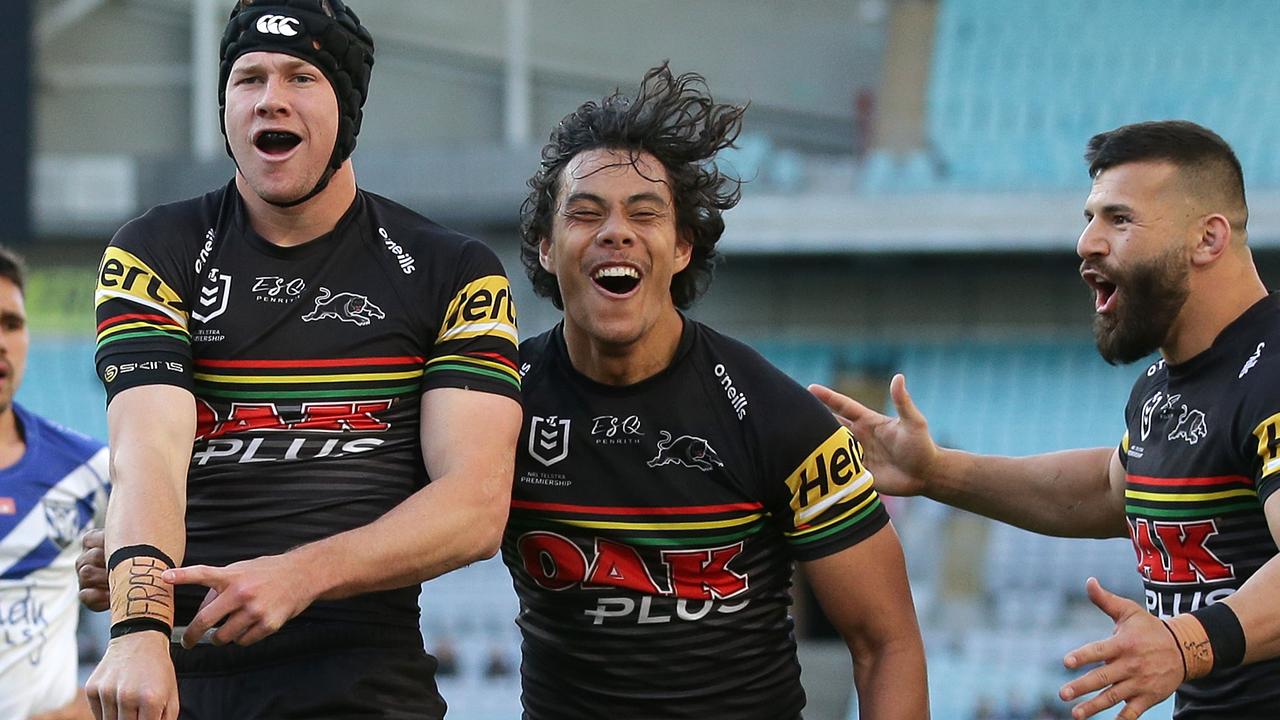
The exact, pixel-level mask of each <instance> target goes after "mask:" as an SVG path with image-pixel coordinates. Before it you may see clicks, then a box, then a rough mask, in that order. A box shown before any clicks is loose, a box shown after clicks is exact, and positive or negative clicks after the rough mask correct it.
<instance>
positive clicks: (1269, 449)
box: [1253, 413, 1280, 480]
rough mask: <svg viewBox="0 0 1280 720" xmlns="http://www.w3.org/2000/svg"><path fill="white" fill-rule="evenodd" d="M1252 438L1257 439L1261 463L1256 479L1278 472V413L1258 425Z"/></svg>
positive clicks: (1279, 445)
mask: <svg viewBox="0 0 1280 720" xmlns="http://www.w3.org/2000/svg"><path fill="white" fill-rule="evenodd" d="M1253 436H1254V437H1256V438H1258V459H1260V460H1261V461H1262V472H1261V473H1260V474H1259V476H1258V479H1259V480H1261V479H1262V478H1265V477H1269V476H1271V475H1274V474H1276V473H1277V472H1280V413H1276V414H1275V415H1272V416H1271V417H1269V418H1267V419H1266V420H1263V421H1262V422H1260V423H1258V427H1256V428H1254V430H1253Z"/></svg>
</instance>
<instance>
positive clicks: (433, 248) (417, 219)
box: [361, 190, 488, 254]
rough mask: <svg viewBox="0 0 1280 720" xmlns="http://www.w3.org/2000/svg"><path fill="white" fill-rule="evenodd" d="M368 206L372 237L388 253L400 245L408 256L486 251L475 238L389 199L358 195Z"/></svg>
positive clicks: (369, 193) (368, 193) (483, 245)
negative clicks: (384, 246)
mask: <svg viewBox="0 0 1280 720" xmlns="http://www.w3.org/2000/svg"><path fill="white" fill-rule="evenodd" d="M361 192H362V193H363V194H364V198H365V202H367V203H368V208H369V218H370V219H371V220H372V221H373V223H374V234H375V235H376V236H377V239H378V240H380V241H382V242H383V244H384V245H386V246H387V247H388V249H392V248H391V245H399V246H401V247H402V248H403V249H404V250H406V251H409V252H414V251H418V252H432V253H458V254H460V253H462V252H465V251H472V252H474V251H475V250H474V249H472V246H479V248H483V249H484V250H488V246H487V245H485V244H484V243H482V242H480V241H478V240H476V239H475V238H473V237H471V236H469V235H466V234H464V233H461V232H459V231H457V230H454V229H452V228H449V227H446V226H444V225H441V224H440V223H438V222H436V221H434V220H432V219H431V218H428V217H427V216H425V215H423V214H421V213H419V212H417V211H414V210H411V209H409V208H407V207H405V206H404V205H401V204H400V203H398V202H396V201H394V200H391V199H389V198H386V197H383V196H381V195H378V194H377V193H371V192H369V191H367V190H362V191H361Z"/></svg>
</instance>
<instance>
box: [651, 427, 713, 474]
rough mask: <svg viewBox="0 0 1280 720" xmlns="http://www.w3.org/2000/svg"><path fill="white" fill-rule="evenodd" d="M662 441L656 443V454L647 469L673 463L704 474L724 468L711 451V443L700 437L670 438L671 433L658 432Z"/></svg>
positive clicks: (683, 436) (682, 436)
mask: <svg viewBox="0 0 1280 720" xmlns="http://www.w3.org/2000/svg"><path fill="white" fill-rule="evenodd" d="M658 432H659V433H661V435H662V439H661V440H659V441H658V454H657V455H654V456H653V457H652V458H650V459H649V462H648V463H647V464H648V465H649V467H662V466H663V465H670V464H672V463H675V464H677V465H683V466H685V467H688V468H695V469H697V470H702V471H704V472H711V470H712V468H713V467H724V463H723V462H721V461H720V456H719V455H717V454H716V451H715V450H712V449H711V443H709V442H707V441H706V440H703V439H702V438H700V437H694V436H692V435H681V436H680V437H678V438H674V439H673V438H672V437H671V433H669V432H667V431H666V430H659V431H658Z"/></svg>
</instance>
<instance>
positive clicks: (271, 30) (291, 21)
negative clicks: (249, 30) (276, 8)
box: [256, 15, 301, 37]
mask: <svg viewBox="0 0 1280 720" xmlns="http://www.w3.org/2000/svg"><path fill="white" fill-rule="evenodd" d="M300 24H301V21H300V20H298V18H293V17H289V16H288V15H263V16H262V17H260V18H258V24H257V26H256V27H257V28H258V32H260V33H262V34H263V35H283V36H284V37H293V36H295V35H297V34H298V30H297V26H298V25H300Z"/></svg>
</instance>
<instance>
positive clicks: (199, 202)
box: [111, 187, 228, 247]
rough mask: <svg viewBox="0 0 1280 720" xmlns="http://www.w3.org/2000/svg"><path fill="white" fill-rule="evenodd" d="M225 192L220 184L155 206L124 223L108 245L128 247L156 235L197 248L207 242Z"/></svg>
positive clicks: (166, 241) (165, 240)
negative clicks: (185, 197) (187, 197)
mask: <svg viewBox="0 0 1280 720" xmlns="http://www.w3.org/2000/svg"><path fill="white" fill-rule="evenodd" d="M227 191H228V189H227V188H226V187H223V188H219V189H218V190H214V191H212V192H209V193H206V194H204V195H201V196H199V197H194V198H190V199H187V200H181V201H179V202H173V203H165V204H162V205H156V206H155V207H153V208H151V209H150V210H148V211H146V212H145V213H143V214H142V215H140V216H139V217H136V218H134V219H133V220H130V221H129V222H127V223H125V224H124V225H123V226H122V227H121V228H120V229H119V230H118V231H117V232H116V234H115V237H114V238H113V239H112V242H111V244H112V245H116V246H121V245H126V246H127V245H129V244H131V243H139V242H146V241H148V240H149V239H151V238H156V239H162V240H163V241H164V242H165V243H167V244H168V243H177V244H180V245H192V246H194V247H200V246H201V245H202V244H203V243H204V242H205V241H206V238H205V233H206V232H207V231H208V229H209V228H210V227H211V223H212V222H213V220H214V219H215V218H216V216H217V213H218V208H219V206H220V205H221V203H222V201H223V199H224V198H225V197H226V193H227Z"/></svg>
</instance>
